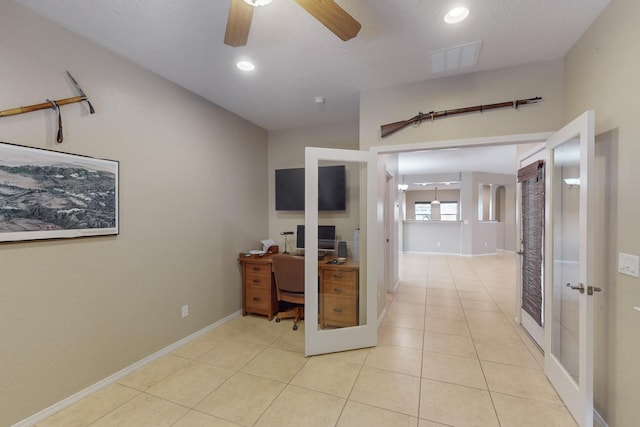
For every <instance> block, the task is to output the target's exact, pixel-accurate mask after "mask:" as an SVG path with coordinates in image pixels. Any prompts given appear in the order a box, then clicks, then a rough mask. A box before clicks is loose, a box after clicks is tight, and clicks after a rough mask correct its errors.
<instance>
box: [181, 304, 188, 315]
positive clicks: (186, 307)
mask: <svg viewBox="0 0 640 427" xmlns="http://www.w3.org/2000/svg"><path fill="white" fill-rule="evenodd" d="M188 315H189V304H185V305H183V306H182V317H187V316H188Z"/></svg>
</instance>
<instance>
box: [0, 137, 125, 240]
mask: <svg viewBox="0 0 640 427" xmlns="http://www.w3.org/2000/svg"><path fill="white" fill-rule="evenodd" d="M119 166H120V164H119V162H117V161H114V160H105V159H97V158H93V157H88V156H82V155H77V154H68V153H62V152H59V151H52V150H46V149H41V148H32V147H25V146H21V145H15V144H10V143H6V142H0V243H2V242H16V241H26V240H41V239H59V238H73V237H83V236H104V235H117V234H119V211H118V201H119V193H118V191H119V188H118V186H119V181H118V178H119Z"/></svg>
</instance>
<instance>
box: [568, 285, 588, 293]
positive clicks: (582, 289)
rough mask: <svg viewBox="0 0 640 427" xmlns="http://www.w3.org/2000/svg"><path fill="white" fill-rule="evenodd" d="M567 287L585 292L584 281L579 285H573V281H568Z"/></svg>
mask: <svg viewBox="0 0 640 427" xmlns="http://www.w3.org/2000/svg"><path fill="white" fill-rule="evenodd" d="M567 287H568V288H571V289H573V290H576V291H579V292H580V293H581V294H584V285H583V284H582V283H578V284H577V285H572V284H571V283H567Z"/></svg>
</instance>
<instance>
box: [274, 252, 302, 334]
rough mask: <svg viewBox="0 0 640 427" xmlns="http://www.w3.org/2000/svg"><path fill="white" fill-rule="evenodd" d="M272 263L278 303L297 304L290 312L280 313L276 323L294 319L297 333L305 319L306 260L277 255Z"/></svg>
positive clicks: (294, 328)
mask: <svg viewBox="0 0 640 427" xmlns="http://www.w3.org/2000/svg"><path fill="white" fill-rule="evenodd" d="M272 262H273V275H274V276H275V279H276V295H277V298H278V302H280V301H283V302H287V303H290V304H295V306H294V307H293V308H292V309H290V310H287V311H284V312H280V311H278V314H277V315H276V322H280V319H291V318H293V330H294V331H296V330H298V322H299V321H300V319H302V318H304V258H303V257H299V256H292V255H284V254H275V255H273V257H272Z"/></svg>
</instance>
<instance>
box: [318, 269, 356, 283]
mask: <svg viewBox="0 0 640 427" xmlns="http://www.w3.org/2000/svg"><path fill="white" fill-rule="evenodd" d="M356 274H357V273H356V271H355V270H344V269H335V270H332V269H329V268H326V269H324V272H323V279H324V284H325V285H328V286H330V285H351V286H352V287H353V286H354V284H355V283H356Z"/></svg>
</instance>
